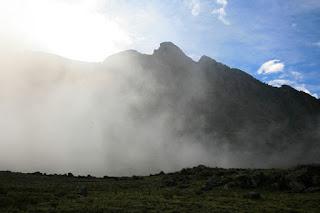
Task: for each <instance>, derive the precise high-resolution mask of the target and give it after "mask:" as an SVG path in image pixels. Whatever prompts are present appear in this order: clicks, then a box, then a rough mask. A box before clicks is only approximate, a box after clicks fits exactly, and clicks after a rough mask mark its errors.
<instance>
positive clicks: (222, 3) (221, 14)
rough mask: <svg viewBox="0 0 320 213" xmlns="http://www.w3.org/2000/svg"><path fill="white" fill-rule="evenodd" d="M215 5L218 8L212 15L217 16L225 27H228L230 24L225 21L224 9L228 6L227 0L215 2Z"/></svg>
mask: <svg viewBox="0 0 320 213" xmlns="http://www.w3.org/2000/svg"><path fill="white" fill-rule="evenodd" d="M216 3H217V4H218V5H219V6H220V8H218V9H214V10H213V11H212V14H216V15H218V19H219V20H220V21H221V22H222V23H224V24H225V25H230V22H229V21H228V20H227V19H226V16H227V13H226V7H227V5H228V0H216Z"/></svg>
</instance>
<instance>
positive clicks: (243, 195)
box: [0, 166, 320, 213]
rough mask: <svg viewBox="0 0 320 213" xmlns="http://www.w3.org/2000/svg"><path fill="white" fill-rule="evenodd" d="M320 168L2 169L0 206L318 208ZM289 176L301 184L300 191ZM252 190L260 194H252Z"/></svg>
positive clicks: (151, 209) (194, 209)
mask: <svg viewBox="0 0 320 213" xmlns="http://www.w3.org/2000/svg"><path fill="white" fill-rule="evenodd" d="M319 168H320V167H317V166H305V167H296V168H294V169H289V170H275V169H273V170H271V169H270V170H252V169H251V170H245V169H228V170H227V169H219V168H207V167H203V166H199V167H195V168H192V169H184V170H182V171H180V172H176V173H171V174H158V175H152V176H144V177H130V178H129V177H128V178H124V177H122V178H116V177H115V178H111V177H109V178H93V177H91V178H88V177H67V176H63V175H51V176H48V175H42V174H39V173H38V174H23V173H12V172H0V212H1V213H6V212H30V213H31V212H32V213H37V212H39V213H40V212H69V213H71V212H74V213H78V212H85V213H90V212H177V213H178V212H320V190H318V189H317V187H318V186H319V183H318V181H319V177H320V170H319ZM212 180H215V182H214V183H215V184H212V182H213V181H212ZM291 182H297V183H299V184H301V185H302V186H303V189H301V190H300V191H299V192H297V191H296V188H294V187H291V186H292V184H290V183H291ZM210 184H211V185H210ZM226 185H228V186H229V187H227V186H226ZM275 185H276V186H277V187H274V186H275ZM311 187H313V189H315V190H313V191H315V192H308V189H310V188H311ZM83 189H86V190H87V191H88V195H87V196H85V194H83V195H81V193H80V192H81V191H82V190H83ZM252 191H255V192H258V193H259V194H260V195H261V198H258V199H254V198H250V197H248V192H252Z"/></svg>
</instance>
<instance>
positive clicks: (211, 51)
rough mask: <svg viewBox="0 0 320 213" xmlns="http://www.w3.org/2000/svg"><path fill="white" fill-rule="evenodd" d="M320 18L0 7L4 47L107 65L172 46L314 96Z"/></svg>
mask: <svg viewBox="0 0 320 213" xmlns="http://www.w3.org/2000/svg"><path fill="white" fill-rule="evenodd" d="M319 17H320V1H319V0H290V1H282V0H269V1H265V0H248V1H243V0H232V1H229V0H161V1H160V0H159V1H148V0H139V1H133V0H28V1H25V0H1V1H0V45H2V46H3V45H4V46H7V47H11V46H12V47H13V46H15V47H16V48H17V47H18V48H30V49H33V50H40V51H46V52H50V53H55V54H58V55H61V56H64V57H67V58H72V59H77V60H83V61H101V60H103V59H104V58H106V57H107V56H108V55H110V54H113V53H116V52H118V51H121V50H125V49H137V50H139V51H141V52H146V53H150V52H152V50H153V49H154V48H156V47H157V46H158V45H159V43H160V42H162V41H172V42H174V43H176V44H177V45H178V46H180V47H181V48H182V49H183V50H184V51H185V52H186V53H187V54H188V55H190V56H191V57H193V58H195V59H197V58H199V57H200V56H201V55H203V54H206V55H209V56H210V57H212V58H215V59H216V60H218V61H221V62H223V63H225V64H227V65H229V66H232V67H238V68H240V69H242V70H244V71H246V72H248V73H250V74H251V75H253V76H254V77H256V78H258V79H260V80H261V81H264V82H267V83H270V84H272V83H273V82H277V83H279V82H280V83H281V82H287V83H289V84H290V85H291V86H293V87H295V88H297V89H299V90H303V91H310V94H313V95H314V96H316V95H317V94H318V95H319V94H320V80H319V79H320V73H319V69H320V61H319V58H320V45H319V43H320V19H319ZM10 45H11V46H10ZM262 68H263V69H262ZM293 73H296V74H293ZM297 73H298V74H297ZM297 76H299V78H297ZM273 85H277V86H278V84H273ZM301 88H302V89H301Z"/></svg>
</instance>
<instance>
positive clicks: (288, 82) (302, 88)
mask: <svg viewBox="0 0 320 213" xmlns="http://www.w3.org/2000/svg"><path fill="white" fill-rule="evenodd" d="M268 84H269V85H271V86H274V87H281V86H282V85H289V86H292V87H293V88H295V89H296V90H298V91H302V92H305V93H307V94H309V95H312V96H313V97H315V98H318V94H316V93H311V92H310V90H308V89H307V86H306V85H305V84H300V83H297V82H295V81H291V80H287V79H274V80H271V81H269V82H268Z"/></svg>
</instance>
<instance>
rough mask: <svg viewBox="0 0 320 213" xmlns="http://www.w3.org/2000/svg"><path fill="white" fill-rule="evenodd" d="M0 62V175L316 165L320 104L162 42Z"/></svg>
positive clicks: (319, 159) (13, 57) (319, 146)
mask: <svg viewBox="0 0 320 213" xmlns="http://www.w3.org/2000/svg"><path fill="white" fill-rule="evenodd" d="M2 59H3V60H2V61H0V66H1V68H2V70H3V71H2V72H1V80H0V81H1V85H0V95H1V97H2V100H1V101H2V105H1V106H2V107H1V110H0V114H1V115H2V117H3V118H4V119H2V120H1V121H0V126H1V127H2V130H3V131H2V133H1V134H0V139H1V141H3V143H1V144H0V150H5V152H4V153H2V154H1V155H0V161H1V162H2V165H1V167H0V169H2V170H7V169H9V170H11V169H15V170H17V171H35V170H36V171H38V170H40V171H43V172H57V173H61V172H66V171H72V172H74V173H78V174H87V173H91V174H95V175H104V174H109V175H131V174H148V173H152V172H153V173H154V172H158V171H160V170H164V171H176V170H179V169H181V168H184V167H190V166H195V165H198V164H204V165H207V166H219V167H247V168H248V167H252V168H253V167H259V168H261V167H287V166H294V165H296V164H301V163H319V162H320V155H319V153H320V122H319V121H320V100H319V99H316V98H314V97H312V96H310V95H308V94H306V93H304V92H299V91H297V90H295V89H293V88H291V87H290V86H286V85H284V86H282V87H281V88H275V87H271V86H269V85H266V84H264V83H262V82H260V81H258V80H257V79H255V78H253V77H252V76H250V75H249V74H247V73H246V72H244V71H241V70H239V69H235V68H230V67H228V66H227V65H224V64H222V63H219V62H216V61H215V60H214V59H211V58H210V57H207V56H202V57H201V58H200V60H199V61H194V60H192V59H191V58H190V57H188V56H186V55H185V54H184V52H183V51H182V50H181V49H180V48H179V47H177V46H176V45H174V44H173V43H171V42H164V43H161V44H160V47H159V48H158V49H156V50H154V52H153V53H152V54H150V55H148V54H142V53H139V52H137V51H135V50H127V51H123V52H120V53H117V54H114V55H112V56H109V57H108V58H106V59H105V60H104V61H103V62H101V63H85V62H78V61H72V60H68V59H65V58H62V57H59V56H55V55H51V54H46V53H39V52H37V53H30V52H25V53H20V54H16V55H14V54H11V55H10V54H7V55H6V58H5V60H4V58H2ZM79 153H80V154H79ZM15 159H19V160H15Z"/></svg>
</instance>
